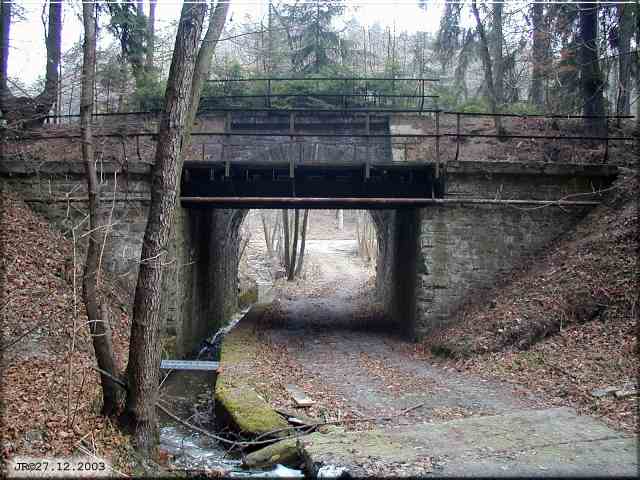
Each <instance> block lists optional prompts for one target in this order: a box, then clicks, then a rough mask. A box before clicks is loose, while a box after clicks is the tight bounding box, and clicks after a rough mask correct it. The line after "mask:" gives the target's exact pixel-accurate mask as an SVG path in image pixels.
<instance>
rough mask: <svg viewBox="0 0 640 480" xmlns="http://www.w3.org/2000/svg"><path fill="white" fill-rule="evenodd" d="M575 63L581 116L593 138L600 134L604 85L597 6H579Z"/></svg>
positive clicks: (602, 129)
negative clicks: (578, 62)
mask: <svg viewBox="0 0 640 480" xmlns="http://www.w3.org/2000/svg"><path fill="white" fill-rule="evenodd" d="M578 7H579V11H580V28H579V42H580V44H579V47H578V48H579V56H578V58H579V61H580V80H581V85H582V100H583V114H584V115H585V116H587V117H590V118H585V128H586V129H587V130H588V131H590V132H591V133H593V134H595V135H604V133H605V132H606V122H605V119H604V99H603V97H602V92H603V87H604V83H603V81H602V76H601V74H600V63H599V59H598V41H597V37H598V5H596V4H590V3H580V4H579V5H578Z"/></svg>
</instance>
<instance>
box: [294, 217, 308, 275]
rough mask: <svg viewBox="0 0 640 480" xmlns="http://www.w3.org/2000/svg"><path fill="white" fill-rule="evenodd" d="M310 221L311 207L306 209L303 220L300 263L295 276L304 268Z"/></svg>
mask: <svg viewBox="0 0 640 480" xmlns="http://www.w3.org/2000/svg"><path fill="white" fill-rule="evenodd" d="M308 223H309V209H305V211H304V219H303V220H302V233H301V234H300V254H299V256H298V265H297V266H296V271H295V276H296V277H299V276H300V275H301V274H302V269H303V268H304V251H305V247H306V244H307V225H308Z"/></svg>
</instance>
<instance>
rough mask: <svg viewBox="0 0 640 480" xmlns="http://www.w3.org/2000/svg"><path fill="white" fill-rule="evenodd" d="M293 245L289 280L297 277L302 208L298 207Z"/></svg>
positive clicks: (295, 214)
mask: <svg viewBox="0 0 640 480" xmlns="http://www.w3.org/2000/svg"><path fill="white" fill-rule="evenodd" d="M293 218H294V220H293V245H292V246H291V261H290V262H289V272H287V273H288V275H287V280H289V281H290V282H291V281H292V280H293V279H294V278H295V276H296V275H295V274H296V255H297V253H298V230H299V226H300V210H298V209H297V208H296V209H295V211H294V215H293Z"/></svg>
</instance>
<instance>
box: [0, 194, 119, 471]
mask: <svg viewBox="0 0 640 480" xmlns="http://www.w3.org/2000/svg"><path fill="white" fill-rule="evenodd" d="M1 197H2V198H1V200H2V215H1V217H0V222H1V226H2V228H1V229H0V244H1V245H2V250H3V253H4V255H3V257H2V258H1V259H0V269H1V274H2V275H1V281H2V283H1V284H0V287H1V293H2V299H3V300H2V302H1V303H0V308H1V310H0V315H2V324H1V326H0V329H1V330H0V332H1V334H2V341H1V342H0V345H1V348H2V349H3V351H2V354H3V355H2V398H1V399H0V401H1V403H2V413H1V419H2V424H3V427H4V428H3V429H2V430H1V431H0V442H1V453H2V458H3V459H4V460H6V459H8V458H9V457H12V456H14V455H35V456H50V457H66V456H71V455H72V454H73V453H74V452H75V451H76V449H77V448H78V446H79V445H80V443H81V440H82V441H85V440H84V439H85V438H88V437H91V438H94V441H93V443H92V445H91V448H92V450H93V451H94V452H96V453H97V454H99V455H102V456H105V457H112V456H113V455H115V452H116V451H117V450H118V449H119V448H120V445H121V444H122V442H126V440H123V439H124V437H123V436H122V434H121V433H120V432H118V430H117V429H115V428H112V427H111V426H107V424H108V423H109V421H108V420H107V419H105V418H104V417H101V416H100V415H99V408H100V398H101V397H100V378H99V376H98V374H96V373H95V372H94V371H93V370H91V369H90V366H91V365H94V364H95V359H94V356H93V347H92V345H91V340H90V337H89V334H88V331H87V329H86V328H85V327H84V322H85V321H86V317H85V316H84V310H83V308H82V301H81V297H80V295H81V293H80V291H79V290H75V291H74V287H73V282H72V279H73V268H72V272H71V277H70V278H69V277H66V278H65V276H64V275H62V272H63V271H64V270H65V268H66V266H67V265H68V260H69V258H71V257H73V244H72V243H71V242H70V241H69V240H67V239H65V238H64V236H63V235H62V234H61V233H59V232H57V231H55V230H54V229H53V228H52V227H51V226H50V225H49V223H48V222H46V221H45V220H43V219H41V218H40V217H38V216H37V215H36V214H34V212H32V211H31V210H30V209H29V207H27V206H26V205H25V204H24V203H23V202H21V201H20V200H19V199H18V197H17V196H15V195H13V194H11V193H10V192H7V191H4V192H3V193H2V194H1ZM76 254H77V256H78V257H79V256H80V254H79V253H78V252H76ZM77 263H78V264H77V266H76V267H77V270H76V275H79V274H80V268H81V266H80V260H78V262H77ZM71 265H73V263H72V264H71ZM77 283H80V282H79V281H78V282H77ZM113 310H115V311H119V309H115V308H114V309H113ZM76 313H77V318H76V321H75V322H74V315H75V314H76ZM113 320H114V325H113V331H114V333H115V335H114V347H115V350H116V353H117V356H118V359H119V361H120V365H123V363H124V360H125V359H126V352H127V344H128V331H129V328H128V318H127V317H126V315H122V314H121V315H120V316H118V317H115V318H114V319H113ZM74 327H75V332H74ZM72 338H74V348H73V349H71V339H72ZM3 464H5V465H6V462H3Z"/></svg>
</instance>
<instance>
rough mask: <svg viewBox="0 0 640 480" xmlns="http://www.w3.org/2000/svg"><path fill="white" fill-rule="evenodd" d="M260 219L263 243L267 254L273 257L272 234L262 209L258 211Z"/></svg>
mask: <svg viewBox="0 0 640 480" xmlns="http://www.w3.org/2000/svg"><path fill="white" fill-rule="evenodd" d="M260 220H261V221H262V231H263V232H264V243H265V245H266V246H267V255H269V257H273V252H274V250H273V236H272V231H271V228H270V225H269V221H268V220H267V217H266V214H265V212H264V211H262V212H260Z"/></svg>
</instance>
